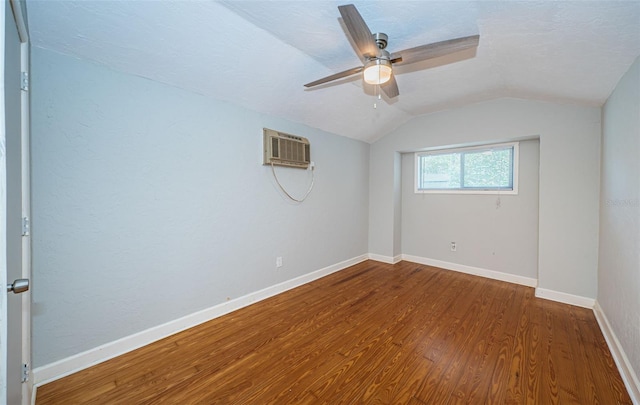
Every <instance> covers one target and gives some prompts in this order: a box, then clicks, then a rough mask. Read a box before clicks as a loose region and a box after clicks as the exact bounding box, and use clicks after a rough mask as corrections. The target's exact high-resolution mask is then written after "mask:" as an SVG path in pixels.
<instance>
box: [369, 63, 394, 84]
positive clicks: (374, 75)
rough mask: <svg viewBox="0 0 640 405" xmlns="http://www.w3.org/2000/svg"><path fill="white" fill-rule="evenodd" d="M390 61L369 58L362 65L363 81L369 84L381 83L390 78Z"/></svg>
mask: <svg viewBox="0 0 640 405" xmlns="http://www.w3.org/2000/svg"><path fill="white" fill-rule="evenodd" d="M391 72H392V69H391V61H390V60H388V59H371V60H370V61H368V62H367V63H366V64H365V65H364V74H363V76H364V81H365V82H367V83H369V84H383V83H386V82H388V81H389V80H391Z"/></svg>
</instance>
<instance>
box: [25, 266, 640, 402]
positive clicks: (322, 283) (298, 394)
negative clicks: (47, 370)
mask: <svg viewBox="0 0 640 405" xmlns="http://www.w3.org/2000/svg"><path fill="white" fill-rule="evenodd" d="M37 404H38V405H45V404H65V405H68V404H260V405H262V404H331V405H333V404H410V405H424V404H430V405H433V404H563V405H564V404H581V405H584V404H607V405H608V404H631V399H630V398H629V395H628V393H627V391H626V389H625V387H624V384H623V382H622V380H621V378H620V375H619V373H618V371H617V369H616V366H615V364H614V362H613V359H612V357H611V354H610V352H609V349H608V348H607V345H606V343H605V340H604V337H603V336H602V333H601V332H600V329H599V328H598V325H597V323H596V320H595V317H594V315H593V312H592V311H591V310H587V309H584V308H578V307H573V306H570V305H564V304H559V303H555V302H551V301H546V300H542V299H538V298H536V297H534V290H533V289H532V288H529V287H523V286H519V285H515V284H509V283H504V282H500V281H495V280H490V279H485V278H481V277H475V276H470V275H466V274H460V273H456V272H453V271H447V270H442V269H437V268H434V267H429V266H423V265H419V264H414V263H409V262H401V263H399V264H396V265H393V266H392V265H386V264H382V263H378V262H374V261H366V262H363V263H360V264H358V265H356V266H353V267H350V268H348V269H346V270H343V271H341V272H338V273H335V274H332V275H330V276H327V277H325V278H323V279H320V280H317V281H314V282H312V283H309V284H305V285H303V286H301V287H299V288H296V289H294V290H291V291H288V292H286V293H283V294H280V295H278V296H275V297H272V298H269V299H267V300H264V301H262V302H259V303H257V304H254V305H252V306H250V307H247V308H243V309H241V310H238V311H236V312H233V313H231V314H228V315H226V316H223V317H220V318H218V319H215V320H212V321H210V322H207V323H205V324H202V325H200V326H197V327H195V328H192V329H190V330H188V331H185V332H182V333H179V334H176V335H174V336H171V337H168V338H166V339H163V340H161V341H158V342H156V343H154V344H151V345H149V346H146V347H143V348H141V349H138V350H136V351H134V352H131V353H128V354H125V355H123V356H120V357H117V358H115V359H112V360H110V361H107V362H105V363H102V364H99V365H96V366H94V367H91V368H89V369H86V370H84V371H81V372H78V373H76V374H73V375H70V376H68V377H65V378H62V379H60V380H57V381H54V382H52V383H49V384H47V385H44V386H42V387H40V388H39V389H38V392H37Z"/></svg>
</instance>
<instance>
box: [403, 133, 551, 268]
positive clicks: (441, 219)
mask: <svg viewBox="0 0 640 405" xmlns="http://www.w3.org/2000/svg"><path fill="white" fill-rule="evenodd" d="M539 149H540V143H539V141H538V140H537V139H533V140H526V141H521V142H519V150H520V153H519V165H518V169H519V170H518V175H517V177H518V179H519V182H518V194H517V195H496V194H485V195H478V194H422V193H419V194H416V193H415V191H414V190H415V183H416V182H415V154H414V153H407V154H404V155H403V162H402V163H403V164H402V229H401V234H402V253H404V254H407V255H412V256H417V257H422V258H427V259H434V260H439V261H444V262H448V263H455V264H462V265H466V266H471V267H479V268H481V269H486V270H493V271H499V272H502V273H508V274H513V275H517V276H523V277H527V278H532V279H537V278H538V172H539V170H540V167H539ZM450 242H456V247H457V249H456V251H455V252H452V251H451V249H450Z"/></svg>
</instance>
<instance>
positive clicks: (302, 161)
mask: <svg viewBox="0 0 640 405" xmlns="http://www.w3.org/2000/svg"><path fill="white" fill-rule="evenodd" d="M263 133H264V163H263V164H265V165H274V166H288V167H296V168H299V169H306V168H308V167H309V164H310V163H311V145H310V144H309V140H308V139H307V138H303V137H301V136H296V135H291V134H285V133H284V132H278V131H274V130H273V129H267V128H263Z"/></svg>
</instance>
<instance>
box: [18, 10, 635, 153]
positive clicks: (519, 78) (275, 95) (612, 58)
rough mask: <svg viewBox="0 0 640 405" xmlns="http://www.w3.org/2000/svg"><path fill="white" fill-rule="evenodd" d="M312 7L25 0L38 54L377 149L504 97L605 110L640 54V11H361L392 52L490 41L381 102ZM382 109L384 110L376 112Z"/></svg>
mask: <svg viewBox="0 0 640 405" xmlns="http://www.w3.org/2000/svg"><path fill="white" fill-rule="evenodd" d="M344 3H346V2H336V1H332V0H322V1H317V0H307V1H282V0H262V1H211V0H209V1H204V0H202V1H176V0H161V1H144V0H129V1H89V0H71V1H66V0H65V1H46V0H27V12H28V21H29V32H30V36H31V42H32V46H35V47H41V48H46V49H50V50H54V51H57V52H61V53H64V54H68V55H73V56H76V57H79V58H82V59H87V60H91V61H95V62H97V63H100V64H103V65H106V66H108V67H110V68H112V69H114V70H118V71H121V72H125V73H129V74H134V75H138V76H142V77H146V78H149V79H152V80H156V81H159V82H163V83H166V84H169V85H172V86H176V87H180V88H184V89H187V90H190V91H194V92H196V93H200V94H204V95H207V96H211V97H214V98H216V99H220V100H224V101H228V102H230V103H234V104H237V105H241V106H243V107H246V108H249V109H252V110H256V111H259V112H263V113H267V114H272V115H275V116H279V117H282V118H285V119H288V120H291V121H295V122H300V123H303V124H306V125H309V126H312V127H315V128H319V129H322V130H325V131H328V132H332V133H335V134H339V135H343V136H347V137H351V138H355V139H360V140H364V141H367V142H372V141H375V140H376V139H378V138H380V137H381V136H383V135H385V134H386V133H388V132H390V131H392V130H393V129H395V128H396V127H398V126H399V125H401V124H403V123H404V122H406V121H408V120H410V119H411V118H412V117H414V116H417V115H421V114H425V113H429V112H434V111H438V110H442V109H447V108H454V107H457V106H461V105H465V104H468V103H474V102H478V101H482V100H489V99H493V98H499V97H515V98H527V99H536V100H548V101H554V102H561V103H565V102H566V103H578V104H584V105H593V106H600V105H602V104H603V103H604V102H605V101H606V99H607V97H608V96H609V94H610V93H611V91H612V90H613V89H614V87H615V85H616V83H617V82H618V80H619V79H620V77H621V76H622V75H623V74H624V73H625V71H626V70H627V69H628V68H629V66H630V65H631V63H632V62H633V61H634V60H635V58H636V57H638V55H640V1H635V0H632V1H609V0H607V1H527V2H520V1H402V0H397V1H392V0H386V1H385V0H379V1H354V2H353V4H355V5H356V7H357V8H358V10H359V11H360V13H361V14H362V17H363V18H364V20H365V21H366V23H367V25H368V26H369V28H370V29H371V31H372V32H384V33H386V34H387V35H388V36H389V46H388V49H389V50H390V51H392V52H393V51H397V50H402V49H406V48H411V47H414V46H418V45H422V44H426V43H432V42H438V41H443V40H447V39H451V38H458V37H463V36H470V35H476V34H479V35H480V44H479V46H478V48H477V50H476V51H475V52H469V51H463V52H459V53H458V54H453V55H449V56H446V57H441V58H436V59H432V60H429V61H425V62H420V63H417V64H413V65H408V66H405V67H404V68H401V67H398V68H397V69H394V71H395V72H396V73H397V82H398V86H399V89H400V95H399V96H398V97H396V98H395V99H393V100H386V99H383V100H377V99H376V97H375V95H374V93H375V91H376V90H375V88H373V86H370V85H365V86H363V84H362V80H361V79H360V77H359V76H354V77H351V78H348V79H342V80H339V81H337V82H334V83H330V84H327V85H323V86H320V87H318V88H313V89H305V88H304V87H303V84H305V83H308V82H311V81H313V80H316V79H319V78H321V77H324V76H328V75H330V74H333V73H336V72H339V71H342V70H346V69H348V68H352V67H356V66H360V65H361V61H360V60H359V58H358V56H357V55H356V53H355V52H354V49H353V47H352V45H351V43H350V41H349V40H348V39H347V37H346V36H345V30H344V28H343V24H342V23H341V18H340V13H339V12H338V9H337V6H338V5H341V4H344ZM374 105H375V108H374Z"/></svg>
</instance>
